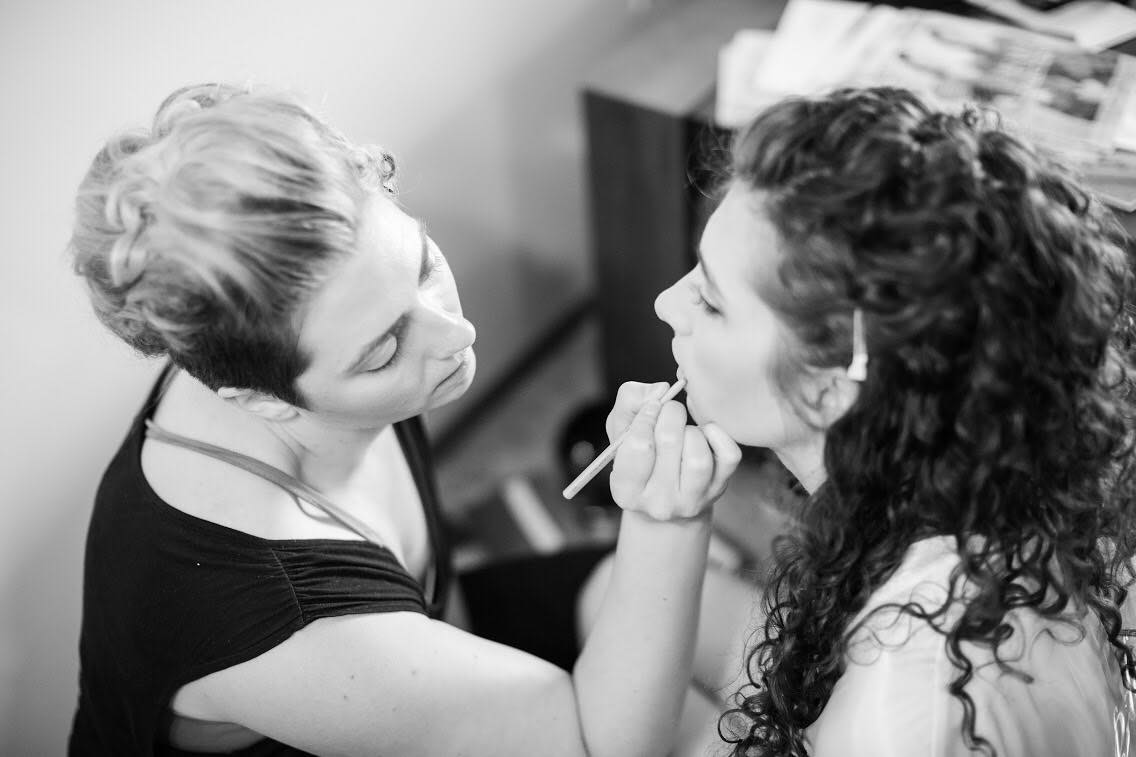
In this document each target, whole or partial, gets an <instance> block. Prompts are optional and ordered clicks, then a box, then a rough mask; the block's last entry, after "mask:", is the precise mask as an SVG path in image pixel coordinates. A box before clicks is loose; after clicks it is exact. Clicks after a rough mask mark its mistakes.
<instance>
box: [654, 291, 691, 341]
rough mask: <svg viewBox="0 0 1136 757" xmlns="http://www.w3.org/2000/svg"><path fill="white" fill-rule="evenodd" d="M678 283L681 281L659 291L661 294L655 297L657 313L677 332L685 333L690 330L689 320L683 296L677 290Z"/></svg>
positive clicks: (661, 319)
mask: <svg viewBox="0 0 1136 757" xmlns="http://www.w3.org/2000/svg"><path fill="white" fill-rule="evenodd" d="M678 285H679V282H675V283H674V284H671V285H670V286H669V287H667V288H666V289H664V290H663V291H661V292H659V296H658V297H656V298H655V315H656V316H658V317H659V320H660V321H662V322H663V323H665V324H667V325H668V326H670V327H671V330H672V331H674V332H675V333H676V334H685V333H686V332H687V331H689V322H688V319H687V317H686V315H685V313H684V311H683V308H682V302H681V298H680V297H678V296H677V295H678V293H677V292H676V291H675V290H676V289H677V288H678Z"/></svg>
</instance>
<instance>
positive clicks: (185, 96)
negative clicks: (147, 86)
mask: <svg viewBox="0 0 1136 757" xmlns="http://www.w3.org/2000/svg"><path fill="white" fill-rule="evenodd" d="M247 93H248V90H246V89H242V88H240V87H234V86H232V85H229V84H194V85H191V86H188V87H182V88H181V89H179V90H177V91H176V92H174V93H173V94H171V95H170V96H169V97H167V98H166V99H165V100H164V101H163V102H162V104H161V105H159V106H158V112H157V114H156V115H155V116H154V127H153V132H154V138H155V139H161V138H162V137H164V136H166V135H167V134H169V133H170V131H171V130H172V129H173V127H174V125H175V124H177V123H178V122H179V121H181V120H183V119H184V118H186V117H189V116H192V115H193V114H195V113H199V112H200V111H202V110H204V109H206V108H212V107H213V106H215V105H218V104H220V103H223V102H225V101H226V100H229V99H231V98H233V97H234V96H236V95H242V94H247Z"/></svg>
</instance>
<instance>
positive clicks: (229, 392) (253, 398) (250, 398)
mask: <svg viewBox="0 0 1136 757" xmlns="http://www.w3.org/2000/svg"><path fill="white" fill-rule="evenodd" d="M217 396H218V397H220V398H221V399H223V400H225V401H226V402H228V403H230V404H232V405H235V406H237V407H239V408H240V409H241V410H245V411H247V412H250V413H252V414H253V415H258V416H260V417H261V418H264V419H265V420H270V421H275V422H278V423H280V422H283V421H288V420H291V419H292V418H295V417H296V416H297V415H298V414H299V413H298V412H297V410H296V408H295V406H294V405H290V404H288V403H287V402H285V401H284V400H282V399H280V398H279V397H273V396H272V395H271V394H266V393H264V392H258V391H256V390H254V389H235V388H233V387H230V386H223V387H221V388H220V389H218V390H217Z"/></svg>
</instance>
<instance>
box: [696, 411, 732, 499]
mask: <svg viewBox="0 0 1136 757" xmlns="http://www.w3.org/2000/svg"><path fill="white" fill-rule="evenodd" d="M702 435H703V436H704V437H705V439H706V443H707V444H708V445H709V447H710V451H711V454H712V455H713V457H714V470H713V474H712V476H711V479H710V484H709V486H708V488H709V490H710V491H711V492H712V496H714V497H718V496H719V495H720V494H721V493H722V491H723V490H724V489H725V488H726V483H727V482H728V481H729V479H730V476H732V475H734V471H735V470H737V467H738V463H740V462H741V461H742V451H741V448H740V447H738V445H737V443H736V442H735V441H734V440H733V439H731V438H730V436H729V434H727V433H726V432H725V431H723V430H722V429H721V428H719V427H718V426H717V425H716V424H714V423H707V424H706V425H704V426H703V427H702Z"/></svg>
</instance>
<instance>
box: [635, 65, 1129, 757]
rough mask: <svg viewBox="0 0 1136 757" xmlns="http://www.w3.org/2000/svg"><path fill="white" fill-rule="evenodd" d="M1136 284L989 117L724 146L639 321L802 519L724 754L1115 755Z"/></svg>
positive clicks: (1105, 225)
mask: <svg viewBox="0 0 1136 757" xmlns="http://www.w3.org/2000/svg"><path fill="white" fill-rule="evenodd" d="M1133 286H1134V275H1133V266H1132V259H1131V255H1130V253H1129V251H1128V249H1127V248H1126V244H1125V240H1124V238H1123V235H1122V233H1121V231H1120V228H1119V226H1118V224H1117V222H1116V221H1115V219H1114V218H1113V217H1112V215H1111V214H1110V213H1109V212H1108V211H1106V210H1105V209H1104V208H1103V207H1102V206H1101V204H1100V203H1099V202H1098V201H1097V200H1095V199H1094V198H1093V197H1092V195H1091V194H1090V193H1089V192H1087V191H1086V190H1085V189H1084V188H1082V186H1081V185H1080V184H1078V182H1077V181H1076V180H1075V179H1074V178H1072V177H1071V176H1070V174H1069V173H1068V172H1067V171H1066V170H1064V169H1062V168H1061V167H1060V166H1059V165H1057V164H1055V163H1054V162H1052V161H1050V160H1048V159H1046V158H1045V157H1043V156H1041V155H1039V154H1038V153H1037V152H1036V151H1035V150H1034V149H1032V148H1031V147H1030V146H1029V145H1028V144H1026V143H1025V142H1023V141H1022V140H1020V139H1018V138H1015V137H1014V136H1011V135H1010V134H1009V133H1007V132H1006V131H1005V130H1004V129H1003V128H1001V126H1000V125H999V124H998V123H997V121H996V119H993V118H991V117H990V116H989V115H987V114H983V113H980V112H976V111H973V110H966V111H964V112H962V113H960V114H947V113H942V112H936V111H935V110H933V109H931V108H929V107H928V106H927V105H925V104H924V103H923V102H921V101H920V100H919V99H918V98H917V97H915V96H913V95H912V94H910V93H908V92H906V91H902V90H897V89H890V88H880V89H869V90H841V91H838V92H834V93H831V94H829V95H827V96H823V97H817V98H811V99H791V100H788V101H784V102H781V103H779V104H777V105H775V106H774V107H771V108H770V109H768V110H767V111H765V112H763V114H762V115H760V116H759V117H758V118H757V120H756V121H755V122H754V123H753V124H752V125H751V126H750V127H749V128H748V129H746V130H744V132H743V133H742V134H740V135H739V137H738V139H737V141H736V144H735V147H734V152H733V166H732V172H731V177H730V180H729V181H728V183H727V185H726V191H725V194H724V197H723V199H722V200H721V202H720V204H719V205H718V207H717V209H716V210H715V212H714V213H713V215H712V217H711V218H710V219H709V222H708V224H707V226H706V228H705V232H704V234H703V236H702V240H701V249H700V254H699V262H698V265H697V266H696V267H695V268H694V269H693V270H692V271H691V272H690V273H689V274H687V275H686V276H685V277H684V278H683V279H681V280H680V281H679V282H678V283H676V284H675V285H674V286H672V287H671V288H670V289H668V290H667V291H665V292H663V293H662V294H661V295H660V296H659V298H658V300H657V302H656V311H657V312H658V314H659V317H660V318H661V319H662V320H663V321H665V322H666V323H667V324H668V325H669V326H670V327H671V328H672V329H673V330H674V340H673V351H674V355H675V358H676V360H677V362H678V364H679V366H680V367H681V369H682V370H683V371H684V373H685V375H686V378H687V380H688V385H687V389H686V391H687V406H688V408H689V410H690V413H691V416H692V417H693V418H694V419H695V420H697V421H699V422H710V421H712V422H714V423H717V424H719V425H720V426H721V427H722V428H723V429H724V430H725V431H726V432H727V433H729V434H730V435H731V436H732V437H733V438H734V439H736V440H737V441H738V442H739V443H741V444H744V445H753V446H758V447H767V448H770V449H772V450H773V451H774V452H775V453H776V455H777V456H778V458H779V459H780V460H781V461H782V462H783V463H784V465H785V466H786V467H787V468H788V469H789V471H790V472H791V473H792V474H794V476H795V477H796V479H797V480H798V482H799V483H800V485H801V486H802V487H803V489H804V490H805V491H806V492H807V494H808V496H807V498H806V499H805V501H804V503H803V505H802V509H801V511H800V513H799V527H797V528H795V529H794V530H793V531H792V532H791V533H790V534H788V535H787V536H786V537H785V539H784V540H783V542H782V543H781V545H780V547H781V549H780V550H779V552H778V556H777V560H776V564H775V566H774V567H773V574H772V577H771V580H770V582H769V584H768V589H767V591H766V594H765V602H764V608H763V609H764V611H765V620H764V628H763V629H759V630H758V631H757V632H756V633H755V634H754V635H753V640H752V642H751V644H750V648H749V649H748V651H747V653H746V658H745V670H744V671H743V676H742V679H743V681H744V680H746V679H748V683H745V685H743V686H742V688H741V690H740V691H738V692H737V693H736V695H735V696H734V697H733V705H732V709H731V710H730V711H728V712H727V713H726V714H725V715H724V716H723V717H722V719H721V721H720V723H719V728H720V732H721V734H722V736H723V738H725V739H726V740H727V741H728V742H730V743H732V744H733V745H734V746H733V753H734V754H735V755H739V756H741V755H753V756H757V755H794V756H800V755H806V754H807V755H813V756H814V757H827V756H829V755H840V756H841V757H850V756H851V757H855V756H857V755H863V756H864V757H889V756H893V755H894V756H895V757H900V756H902V757H909V756H910V755H935V756H936V757H938V756H941V755H961V754H969V753H971V752H972V751H977V752H980V753H984V754H997V755H1002V756H1003V757H1005V756H1007V755H1029V756H1031V757H1039V756H1043V755H1051V756H1052V757H1071V756H1073V755H1086V756H1087V755H1096V756H1100V755H1112V754H1114V733H1113V729H1114V715H1115V714H1116V713H1118V712H1119V713H1120V715H1119V718H1120V721H1121V723H1123V722H1124V721H1125V718H1126V716H1125V715H1124V712H1123V707H1122V706H1121V705H1122V702H1123V701H1124V700H1125V696H1124V692H1125V690H1126V689H1128V690H1130V689H1131V687H1132V684H1131V682H1130V681H1131V679H1130V678H1129V677H1130V676H1131V675H1132V674H1133V673H1134V672H1136V660H1134V658H1133V654H1132V653H1131V652H1130V651H1129V649H1128V648H1127V647H1126V646H1125V643H1124V633H1123V632H1122V626H1123V625H1124V624H1123V623H1122V619H1121V609H1122V606H1123V604H1124V600H1125V597H1126V589H1125V587H1126V586H1127V585H1128V583H1129V582H1130V578H1131V572H1130V569H1129V562H1130V560H1131V558H1132V554H1133V539H1132V521H1133V473H1132V462H1133V454H1132V451H1133V450H1132V445H1133V422H1134V419H1136V414H1134V412H1133V410H1134V408H1133V400H1134V395H1133V374H1132V348H1133V346H1134V342H1133V338H1134V336H1136V331H1134V328H1133V324H1134V320H1133V316H1134V313H1136V309H1134V308H1136V303H1134V302H1133V294H1134V289H1133Z"/></svg>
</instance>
